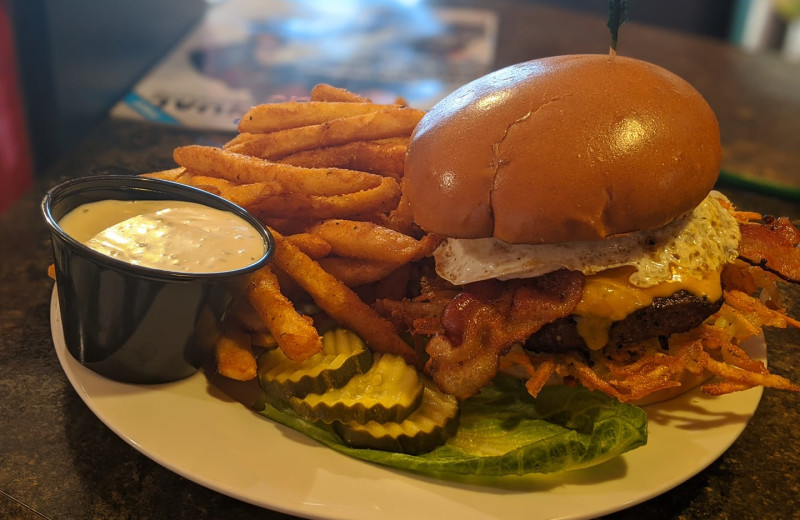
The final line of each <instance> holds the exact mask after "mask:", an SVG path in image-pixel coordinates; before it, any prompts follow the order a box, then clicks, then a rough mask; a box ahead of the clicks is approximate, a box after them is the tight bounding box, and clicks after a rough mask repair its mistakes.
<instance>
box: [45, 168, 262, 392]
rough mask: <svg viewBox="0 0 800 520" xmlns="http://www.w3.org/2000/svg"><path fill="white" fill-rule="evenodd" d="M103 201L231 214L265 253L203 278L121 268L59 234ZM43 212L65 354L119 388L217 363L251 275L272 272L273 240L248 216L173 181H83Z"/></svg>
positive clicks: (63, 188)
mask: <svg viewBox="0 0 800 520" xmlns="http://www.w3.org/2000/svg"><path fill="white" fill-rule="evenodd" d="M101 200H121V201H130V200H175V201H185V202H194V203H199V204H202V205H205V206H208V207H211V208H215V209H218V210H224V211H228V212H231V213H233V214H234V215H237V216H238V217H241V218H242V219H243V220H244V221H245V222H246V223H248V224H249V225H250V226H252V227H253V228H254V229H255V230H256V231H257V233H258V234H259V235H260V237H261V239H263V246H264V248H263V254H259V255H257V258H256V259H255V260H254V261H253V262H252V263H250V264H249V265H246V266H245V267H241V268H237V269H234V270H227V271H221V272H202V273H187V272H177V271H169V270H162V269H153V268H148V267H143V266H141V265H135V264H132V263H129V262H127V261H123V260H118V259H115V258H112V257H111V256H107V255H106V254H103V253H100V252H98V251H95V250H94V249H92V248H90V247H88V246H87V245H85V244H84V243H81V242H80V241H78V240H76V239H75V238H73V237H72V236H70V235H69V234H67V233H66V232H65V231H64V230H63V229H62V228H61V227H60V226H59V220H60V219H62V218H63V217H64V215H66V214H67V213H69V212H70V211H72V210H73V209H75V208H77V207H78V206H80V205H82V204H86V203H90V202H96V201H101ZM41 208H42V213H43V215H44V219H45V221H46V222H47V224H48V226H49V228H50V234H51V239H52V246H53V255H54V259H55V273H56V286H57V290H58V303H59V306H60V312H61V319H62V324H63V328H64V339H65V342H66V346H67V349H68V350H69V352H70V354H71V355H72V356H73V357H74V358H75V359H77V360H78V361H79V362H80V363H82V364H83V365H84V366H86V367H88V368H89V369H91V370H93V371H95V372H97V373H99V374H101V375H103V376H105V377H108V378H109V379H113V380H115V381H122V382H128V383H139V384H149V383H165V382H170V381H176V380H179V379H183V378H185V377H188V376H190V375H192V374H193V373H195V372H196V371H197V370H198V368H199V367H200V366H201V365H202V364H203V363H204V362H205V361H206V360H207V359H208V357H209V355H211V352H212V348H213V345H214V342H215V341H216V339H217V338H218V337H219V334H220V328H221V323H222V322H223V320H224V319H225V317H226V315H227V313H228V312H229V310H230V309H231V307H232V306H233V304H234V303H235V301H236V300H237V298H239V297H240V296H241V295H242V293H243V291H244V289H245V287H246V284H247V281H248V279H249V276H248V275H249V274H250V273H252V272H253V271H255V270H257V269H260V268H261V267H264V266H265V265H267V263H268V262H269V260H270V258H271V256H272V253H273V250H274V241H273V238H272V236H271V235H270V234H269V232H268V231H267V230H266V229H265V228H264V226H262V225H261V223H260V222H259V221H258V220H256V219H255V218H254V217H253V216H251V215H250V214H249V213H247V212H246V211H245V210H243V209H242V208H240V207H239V206H237V205H235V204H233V203H231V202H230V201H227V200H225V199H223V198H221V197H218V196H216V195H213V194H211V193H208V192H205V191H203V190H200V189H197V188H193V187H190V186H186V185H182V184H179V183H175V182H171V181H164V180H159V179H151V178H145V177H132V176H124V175H102V176H93V177H83V178H78V179H74V180H71V181H67V182H65V183H63V184H60V185H58V186H56V187H55V188H53V189H51V190H50V191H49V192H48V193H47V194H46V195H45V197H44V199H43V201H42V205H41ZM198 247H200V245H199V244H198ZM210 253H211V252H210ZM259 253H260V251H259Z"/></svg>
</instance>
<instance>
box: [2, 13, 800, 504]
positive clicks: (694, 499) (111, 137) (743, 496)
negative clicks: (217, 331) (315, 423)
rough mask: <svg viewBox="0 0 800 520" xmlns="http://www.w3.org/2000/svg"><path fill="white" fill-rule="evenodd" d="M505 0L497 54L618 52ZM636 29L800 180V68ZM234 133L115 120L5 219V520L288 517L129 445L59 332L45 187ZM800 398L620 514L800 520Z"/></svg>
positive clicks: (768, 408)
mask: <svg viewBox="0 0 800 520" xmlns="http://www.w3.org/2000/svg"><path fill="white" fill-rule="evenodd" d="M466 3H467V4H474V5H487V4H486V3H485V2H483V3H481V2H466ZM491 5H492V6H493V7H494V8H496V9H498V11H499V12H500V14H501V23H502V27H501V33H500V34H501V36H500V50H499V58H498V66H500V65H505V64H509V63H513V62H516V61H522V60H524V59H528V58H533V57H536V56H544V55H548V54H564V53H570V52H604V51H605V49H604V48H603V46H602V45H601V44H599V43H598V42H600V41H602V42H605V41H606V36H605V28H604V21H603V20H598V19H597V18H593V17H590V16H583V15H575V14H571V13H566V12H562V11H558V10H553V9H549V8H544V7H540V6H536V5H535V4H527V3H517V2H512V1H499V2H496V3H492V4H491ZM523 22H524V23H523ZM532 26H535V27H536V28H537V30H530V29H531V27H532ZM625 30H626V32H625V33H624V40H622V41H624V42H625V44H624V47H623V49H625V50H626V52H628V53H629V54H631V55H635V56H637V57H642V58H645V59H649V60H651V61H655V62H656V63H659V64H661V65H663V66H665V67H667V68H670V69H672V70H674V71H676V72H677V73H679V74H681V75H682V76H684V77H686V78H687V79H688V80H689V81H690V82H692V83H694V84H695V85H697V86H698V88H699V89H700V90H701V91H702V92H703V94H704V95H706V97H707V98H708V99H709V102H710V103H711V104H712V106H713V107H714V109H715V110H716V111H717V114H718V116H719V119H720V124H721V128H722V134H723V148H724V164H723V166H724V167H725V168H729V169H735V170H741V171H746V172H749V173H757V174H760V175H762V176H764V177H768V178H771V179H774V180H780V181H783V182H791V183H795V184H800V146H799V145H800V142H799V141H800V65H792V66H788V65H785V64H783V63H782V62H781V61H780V59H778V58H777V57H775V56H771V55H750V54H745V53H742V52H740V51H738V50H736V49H732V48H730V47H728V46H726V45H724V44H723V43H721V42H717V41H712V40H705V39H700V38H694V37H690V36H687V35H682V34H676V33H670V32H667V31H661V30H657V29H652V28H648V27H642V26H636V25H635V24H630V25H629V26H625ZM598 47H599V48H598ZM228 137H229V136H227V135H221V134H214V133H208V132H190V131H183V130H178V129H174V128H168V127H159V126H150V125H146V124H141V123H131V122H121V121H111V120H106V121H103V122H102V123H100V124H99V125H98V127H97V128H96V129H95V131H94V132H93V133H92V135H90V136H89V137H88V139H86V140H85V141H84V143H83V145H82V146H81V147H80V148H79V149H78V150H76V151H75V153H73V154H72V155H71V156H70V157H68V158H66V159H65V160H63V161H61V162H60V163H59V164H58V165H57V166H56V167H55V168H54V169H53V170H52V171H51V172H50V174H49V175H48V176H47V177H45V178H43V179H42V180H40V181H39V182H38V183H37V185H36V186H35V187H34V189H32V190H31V192H30V193H28V194H27V195H26V196H25V197H24V198H23V199H22V200H21V201H20V202H19V203H17V204H16V205H15V206H13V207H12V208H11V209H10V210H8V211H7V212H6V213H4V214H3V215H1V216H0V251H2V262H1V263H0V295H1V296H2V297H0V395H2V398H0V518H10V519H16V518H21V519H37V518H53V519H55V518H65V519H66V518H68V519H82V518H192V519H199V518H214V519H221V518H236V519H248V518H289V517H288V516H286V515H283V514H280V513H275V512H271V511H266V510H263V509H260V508H257V507H254V506H250V505H247V504H245V503H242V502H239V501H237V500H235V499H232V498H229V497H226V496H223V495H221V494H218V493H216V492H214V491H210V490H208V489H206V488H204V487H202V486H199V485H197V484H195V483H193V482H190V481H188V480H186V479H184V478H182V477H180V476H178V475H176V474H174V473H172V472H170V471H169V470H167V469H165V468H163V467H161V466H160V465H158V464H157V463H155V462H153V461H151V460H150V459H148V458H147V457H145V456H143V455H141V454H140V453H139V452H137V451H136V450H135V449H133V448H132V447H130V446H129V445H127V444H126V443H125V442H124V441H122V440H121V439H120V438H119V437H117V436H116V435H115V434H114V433H113V432H112V431H111V430H110V429H109V428H108V427H106V426H105V425H104V424H103V423H101V422H100V420H99V419H97V418H96V417H95V416H94V415H93V414H92V412H91V411H90V410H89V409H88V408H87V407H86V406H85V405H84V403H83V402H82V401H81V399H80V398H79V397H78V394H77V393H76V392H75V390H73V388H72V387H71V386H70V383H69V382H68V380H67V379H66V376H65V375H64V373H63V372H62V370H61V368H60V365H59V363H58V360H57V358H56V356H55V353H54V351H53V344H52V340H51V337H50V324H49V302H50V293H51V290H52V282H51V280H49V279H48V278H47V276H46V269H47V266H48V264H49V263H51V261H52V260H51V252H50V249H49V248H50V245H49V238H48V235H47V231H46V229H45V226H44V222H43V221H42V218H41V216H40V212H39V203H40V200H41V198H42V196H43V194H44V191H45V190H46V189H47V188H49V187H50V186H53V185H55V184H56V183H57V182H59V181H60V180H63V179H67V178H72V177H77V176H82V175H88V174H92V173H129V174H135V173H141V172H145V171H152V170H156V169H159V168H166V167H170V166H172V165H173V163H172V159H171V152H172V149H173V148H174V147H176V146H178V145H182V144H188V143H197V142H200V143H206V144H220V143H222V142H224V141H225V140H227V138H228ZM725 191H726V192H727V193H728V194H729V195H730V197H731V199H732V200H733V201H734V202H735V203H736V204H737V205H738V206H739V207H742V208H747V209H753V210H756V211H761V212H764V213H773V214H782V215H788V216H791V217H792V218H795V219H797V218H800V204H799V203H798V202H797V201H794V200H791V199H788V198H782V197H777V198H776V197H771V196H766V195H761V194H758V193H753V192H748V191H744V190H741V189H732V188H726V189H725ZM787 297H788V301H789V303H790V307H791V310H792V312H793V313H794V315H796V316H798V315H800V291H798V290H795V289H793V288H792V289H787ZM767 343H768V345H769V362H770V367H771V369H772V370H773V371H774V372H776V373H779V374H781V375H784V376H787V377H789V378H791V379H792V380H794V381H800V363H798V360H800V351H799V350H798V348H800V347H799V346H798V345H799V344H800V331H796V330H787V331H782V330H778V331H768V332H767ZM798 399H800V397H799V396H798V395H797V394H793V393H789V392H780V391H774V390H769V389H768V390H766V391H765V392H764V397H763V399H762V401H761V404H760V405H759V407H758V410H757V411H756V413H755V415H754V417H753V418H752V420H751V422H750V424H749V425H748V426H747V428H746V429H745V431H744V433H743V434H742V436H741V437H740V438H739V439H738V440H737V441H736V442H735V443H734V444H733V446H731V448H730V449H728V450H727V451H726V452H725V453H724V454H723V455H722V456H721V457H720V458H719V459H718V460H716V461H715V462H713V463H712V464H711V465H710V466H709V467H708V468H707V469H705V470H704V471H702V472H700V473H699V474H698V475H696V476H695V477H693V478H691V479H689V480H688V481H687V482H685V483H683V484H680V485H678V486H677V487H675V488H674V489H672V490H671V491H668V492H666V493H664V494H662V495H661V496H658V497H656V498H654V499H651V500H649V501H647V502H645V503H643V504H640V505H637V506H634V507H631V508H630V509H627V510H624V511H621V512H619V513H616V514H613V515H610V516H609V517H608V518H613V519H619V520H621V519H638V518H651V519H672V518H680V519H684V520H688V519H705V518H730V519H734V518H735V519H748V518H752V519H761V518H787V519H788V518H800V498H798V497H800V472H799V471H798V469H797V468H798V467H800V448H799V447H798V443H797V439H800V415H799V414H798V408H800V407H799V406H798V404H800V400H798ZM676 456H677V457H679V456H680V448H679V447H678V448H676ZM653 471H658V468H653Z"/></svg>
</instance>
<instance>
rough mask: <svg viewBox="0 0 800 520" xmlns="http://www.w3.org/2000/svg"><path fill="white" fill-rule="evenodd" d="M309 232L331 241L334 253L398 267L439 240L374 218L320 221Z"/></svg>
mask: <svg viewBox="0 0 800 520" xmlns="http://www.w3.org/2000/svg"><path fill="white" fill-rule="evenodd" d="M309 233H313V234H315V235H318V236H320V237H322V238H323V239H324V240H325V241H326V242H327V243H329V244H330V245H331V250H332V253H333V254H336V255H338V256H344V257H349V258H361V259H365V260H372V261H376V262H379V263H385V264H393V265H394V266H395V267H397V266H399V265H402V264H405V263H407V262H413V261H415V260H419V259H421V258H423V257H425V256H428V255H430V254H431V253H433V250H434V249H435V248H436V246H437V245H438V242H439V241H438V239H437V238H436V237H434V236H433V235H425V237H423V239H422V240H416V239H415V238H413V237H410V236H408V235H404V234H402V233H400V232H397V231H394V230H392V229H389V228H387V227H383V226H380V225H377V224H373V223H371V222H362V221H354V220H344V219H330V220H326V221H324V222H320V223H319V224H317V225H315V226H314V227H313V228H311V229H309ZM390 272H391V271H390ZM387 274H388V273H387Z"/></svg>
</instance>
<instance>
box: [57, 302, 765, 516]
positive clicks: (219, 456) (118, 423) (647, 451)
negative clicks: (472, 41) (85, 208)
mask: <svg viewBox="0 0 800 520" xmlns="http://www.w3.org/2000/svg"><path fill="white" fill-rule="evenodd" d="M50 319H51V328H52V334H53V342H54V344H55V348H56V353H57V354H58V358H59V360H60V362H61V366H62V367H63V369H64V372H65V373H66V375H67V377H68V378H69V380H70V382H71V383H72V385H73V386H74V388H75V390H76V391H77V392H78V394H79V395H80V396H81V398H82V399H83V400H84V402H85V403H86V404H87V405H88V406H89V408H90V409H91V410H92V412H94V414H95V415H97V417H99V418H100V420H101V421H103V422H104V423H105V424H106V425H108V427H109V428H111V430H113V431H114V432H115V433H116V434H117V435H119V436H120V437H121V438H122V439H124V440H125V441H126V442H128V443H129V444H130V445H131V446H133V447H134V448H136V449H137V450H139V451H140V452H142V453H143V454H145V455H146V456H148V457H149V458H151V459H153V460H154V461H156V462H158V463H159V464H161V465H163V466H165V467H166V468H168V469H170V470H172V471H174V472H175V473H178V474H180V475H182V476H184V477H186V478H188V479H190V480H193V481H194V482H197V483H198V484H200V485H203V486H206V487H208V488H211V489H214V490H216V491H218V492H220V493H223V494H225V495H229V496H231V497H234V498H238V499H240V500H243V501H245V502H250V503H252V504H256V505H259V506H262V507H265V508H269V509H274V510H277V511H281V512H285V513H291V514H294V515H299V516H303V517H310V518H326V519H328V518H334V519H348V520H357V519H374V518H381V519H384V520H395V519H397V520H406V519H408V518H414V519H415V520H423V519H428V518H430V519H434V518H435V519H441V518H459V520H473V519H490V518H498V519H499V518H502V519H504V520H511V519H516V518H520V519H522V518H524V519H526V520H536V519H545V518H546V519H555V518H558V519H578V518H592V517H596V516H599V515H603V514H608V513H611V512H614V511H618V510H620V509H624V508H626V507H630V506H632V505H635V504H638V503H640V502H643V501H645V500H647V499H649V498H652V497H654V496H656V495H659V494H661V493H663V492H665V491H667V490H669V489H671V488H673V487H675V486H677V485H678V484H680V483H682V482H684V481H685V480H687V479H689V478H690V477H692V476H693V475H695V474H697V473H698V472H700V471H701V470H703V469H704V468H705V467H706V466H707V465H709V464H710V463H711V462H713V461H714V460H715V459H716V458H717V457H719V456H720V455H721V454H722V453H723V452H724V451H725V450H726V449H727V448H728V447H729V446H730V445H731V444H732V443H733V442H734V441H735V440H736V438H737V437H738V436H739V435H740V434H741V432H742V430H743V429H744V428H745V426H746V425H747V421H748V420H749V419H750V417H751V416H752V414H753V412H754V411H755V409H756V407H757V406H758V402H759V400H760V398H761V389H760V388H754V389H751V390H748V391H746V392H739V393H736V394H731V395H727V396H723V397H718V398H707V397H705V396H703V395H702V394H701V393H700V392H699V391H697V390H695V391H692V392H689V393H687V394H684V395H683V396H681V397H679V398H677V399H673V400H672V401H669V402H667V403H663V404H660V405H653V406H651V407H648V408H647V412H648V415H649V419H650V423H649V442H648V444H647V446H645V447H643V448H639V449H637V450H634V451H632V452H630V453H627V454H625V455H623V456H621V457H618V458H616V459H614V460H611V461H608V462H606V463H604V464H601V465H599V466H595V467H593V468H589V469H586V470H580V471H573V472H567V473H562V474H558V475H549V476H548V475H544V476H542V475H537V476H531V477H526V478H509V479H506V480H505V481H504V485H503V486H502V487H485V486H479V485H472V484H465V483H454V482H447V481H443V480H435V479H432V478H426V477H419V476H414V475H410V474H406V473H403V472H400V471H395V470H391V469H386V468H384V467H381V466H377V465H373V464H370V463H366V462H362V461H359V460H355V459H351V458H349V457H346V456H344V455H341V454H339V453H336V452H334V451H333V450H330V449H328V448H324V447H322V446H321V445H318V444H317V443H316V442H314V441H311V440H309V439H308V438H306V437H304V436H303V435H301V434H299V433H296V432H295V431H293V430H291V429H288V428H285V427H283V426H280V425H278V424H275V423H272V422H271V421H269V420H267V419H265V418H263V417H261V416H260V415H257V414H256V413H254V412H251V411H250V410H248V409H247V408H246V407H245V406H244V405H242V404H240V403H238V402H236V401H234V400H232V399H230V398H228V397H227V396H226V395H225V394H223V393H222V392H220V391H219V390H217V389H216V388H215V387H213V386H211V385H209V383H208V381H207V379H206V377H205V376H204V375H203V374H202V373H198V374H195V375H194V376H193V377H190V378H189V379H186V380H183V381H180V382H177V383H170V384H163V385H155V386H140V385H131V384H123V383H116V382H113V381H110V380H108V379H106V378H104V377H102V376H99V375H97V374H95V373H94V372H92V371H90V370H88V369H86V368H85V367H83V366H82V365H81V364H80V363H78V362H77V361H76V360H75V359H74V358H73V357H72V356H71V355H70V354H69V353H68V352H67V350H66V347H65V344H64V336H63V333H62V329H61V317H60V314H59V310H58V299H57V297H56V295H55V292H54V293H53V299H52V303H51V309H50ZM748 349H749V352H750V354H751V355H752V356H753V357H756V358H758V359H765V358H766V346H765V344H764V341H763V338H761V339H760V340H759V341H757V342H752V343H751V344H750V345H749V346H748Z"/></svg>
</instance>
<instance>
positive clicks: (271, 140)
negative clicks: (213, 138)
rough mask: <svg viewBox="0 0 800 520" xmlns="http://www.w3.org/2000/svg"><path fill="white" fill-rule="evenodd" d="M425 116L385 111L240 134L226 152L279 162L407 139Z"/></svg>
mask: <svg viewBox="0 0 800 520" xmlns="http://www.w3.org/2000/svg"><path fill="white" fill-rule="evenodd" d="M423 115H424V112H423V111H421V110H415V109H413V108H407V107H392V108H386V109H383V110H379V111H377V112H370V113H368V114H362V115H358V116H352V117H344V118H341V119H334V120H333V121H328V122H326V123H322V124H319V125H309V126H301V127H298V128H290V129H287V130H279V131H277V132H272V133H269V134H252V133H244V134H239V137H237V138H236V139H237V142H236V143H234V144H232V145H230V146H228V147H226V149H227V150H230V151H231V152H234V153H241V154H244V155H252V156H254V157H261V158H262V159H279V158H281V157H285V156H287V155H289V154H292V153H295V152H300V151H303V150H311V149H313V148H319V147H323V146H336V145H340V144H345V143H349V142H352V141H368V140H372V139H385V138H388V137H399V136H408V135H410V134H411V132H412V131H413V130H414V127H416V125H417V123H418V122H419V120H420V119H422V116H423Z"/></svg>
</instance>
